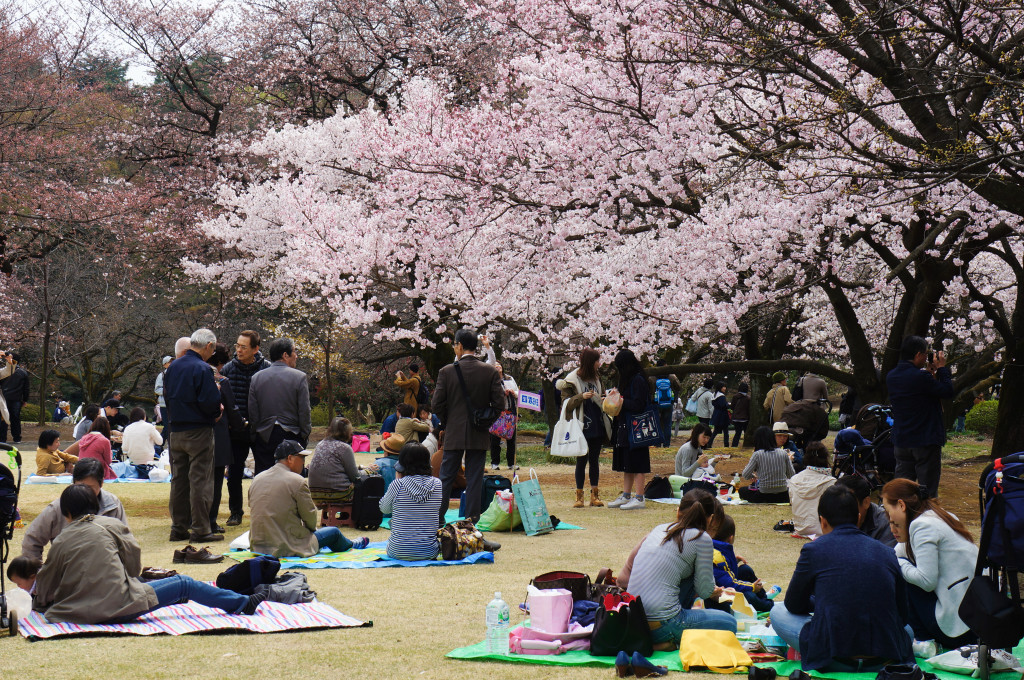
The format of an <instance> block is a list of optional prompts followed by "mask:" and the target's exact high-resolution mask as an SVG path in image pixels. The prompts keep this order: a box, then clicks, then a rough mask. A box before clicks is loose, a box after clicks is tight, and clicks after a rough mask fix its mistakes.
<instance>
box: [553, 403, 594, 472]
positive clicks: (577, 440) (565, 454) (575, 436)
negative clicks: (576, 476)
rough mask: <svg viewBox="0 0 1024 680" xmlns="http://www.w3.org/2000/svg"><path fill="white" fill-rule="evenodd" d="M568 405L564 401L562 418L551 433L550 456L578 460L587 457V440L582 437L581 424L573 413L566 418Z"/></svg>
mask: <svg viewBox="0 0 1024 680" xmlns="http://www.w3.org/2000/svg"><path fill="white" fill-rule="evenodd" d="M568 404H569V400H568V399H566V400H565V402H564V403H563V404H562V417H561V418H559V419H558V422H557V423H555V429H554V431H553V432H552V433H551V455H552V456H558V457H559V458H579V457H580V456H585V455H587V451H588V446H587V440H586V438H584V436H583V423H581V422H580V419H579V418H577V417H576V412H575V411H573V413H572V414H571V416H569V417H566V414H565V407H566V406H567V405H568Z"/></svg>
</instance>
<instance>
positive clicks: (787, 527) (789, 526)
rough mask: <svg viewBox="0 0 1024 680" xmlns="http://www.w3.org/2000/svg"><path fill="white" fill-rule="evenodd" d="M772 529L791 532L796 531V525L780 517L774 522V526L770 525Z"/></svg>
mask: <svg viewBox="0 0 1024 680" xmlns="http://www.w3.org/2000/svg"><path fill="white" fill-rule="evenodd" d="M772 530H773V531H782V532H785V533H787V534H791V533H793V532H794V531H796V527H795V526H793V523H792V522H790V521H789V520H785V519H780V520H779V521H778V522H776V523H775V526H773V527H772Z"/></svg>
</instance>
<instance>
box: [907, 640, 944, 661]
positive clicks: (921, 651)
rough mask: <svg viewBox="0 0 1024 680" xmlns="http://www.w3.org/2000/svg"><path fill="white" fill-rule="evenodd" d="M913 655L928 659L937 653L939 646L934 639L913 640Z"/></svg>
mask: <svg viewBox="0 0 1024 680" xmlns="http://www.w3.org/2000/svg"><path fill="white" fill-rule="evenodd" d="M913 650H914V656H916V657H917V658H919V659H930V658H932V657H933V656H935V655H936V654H938V653H939V646H938V645H937V644H936V643H935V640H914V644H913Z"/></svg>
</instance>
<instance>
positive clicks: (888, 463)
mask: <svg viewBox="0 0 1024 680" xmlns="http://www.w3.org/2000/svg"><path fill="white" fill-rule="evenodd" d="M891 413H892V412H891V410H890V409H889V407H888V406H882V405H881V404H868V405H867V406H864V407H863V408H862V409H861V410H860V411H859V412H858V414H857V419H856V421H855V424H854V425H853V426H852V427H851V428H847V429H844V430H840V432H839V434H837V435H836V441H835V455H834V456H833V459H832V474H833V475H834V476H835V477H842V476H844V475H855V476H858V477H863V478H864V480H865V481H867V483H868V484H869V485H870V487H871V490H872V491H874V490H875V489H879V488H881V487H882V486H883V485H884V484H885V483H886V482H887V481H889V480H890V479H892V476H893V473H894V472H895V468H896V458H895V455H894V453H893V446H892V426H891V425H889V423H890V422H891Z"/></svg>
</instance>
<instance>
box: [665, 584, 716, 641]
mask: <svg viewBox="0 0 1024 680" xmlns="http://www.w3.org/2000/svg"><path fill="white" fill-rule="evenodd" d="M695 599H696V593H695V592H694V589H693V581H688V582H686V583H684V584H682V585H680V586H679V604H680V606H682V609H681V610H680V611H679V613H678V614H676V615H675V616H673V617H672V618H671V619H666V620H664V621H661V626H659V627H658V628H654V629H652V630H651V640H652V641H653V642H654V644H660V643H662V642H675V643H677V644H678V643H679V638H681V637H682V636H683V631H684V630H687V629H690V628H693V629H701V630H727V631H730V632H732V633H735V632H736V618H735V617H734V616H733V615H732V614H729V613H726V612H723V611H718V610H716V609H690V607H692V606H693V603H694V601H695Z"/></svg>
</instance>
